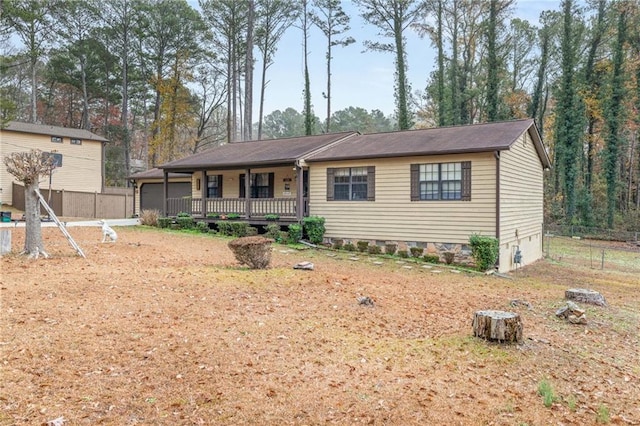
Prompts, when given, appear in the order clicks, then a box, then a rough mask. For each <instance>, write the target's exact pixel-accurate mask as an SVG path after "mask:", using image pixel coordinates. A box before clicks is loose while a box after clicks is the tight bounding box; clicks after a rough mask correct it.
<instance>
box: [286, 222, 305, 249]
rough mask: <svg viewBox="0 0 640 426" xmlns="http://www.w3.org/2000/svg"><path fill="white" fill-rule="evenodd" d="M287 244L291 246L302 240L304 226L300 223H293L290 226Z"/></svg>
mask: <svg viewBox="0 0 640 426" xmlns="http://www.w3.org/2000/svg"><path fill="white" fill-rule="evenodd" d="M287 234H288V235H287V242H288V243H289V244H295V243H297V242H298V241H300V240H301V239H302V225H300V224H298V223H292V224H291V225H289V230H288V232H287Z"/></svg>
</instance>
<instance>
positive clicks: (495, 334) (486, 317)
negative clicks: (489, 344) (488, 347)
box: [473, 311, 522, 343]
mask: <svg viewBox="0 0 640 426" xmlns="http://www.w3.org/2000/svg"><path fill="white" fill-rule="evenodd" d="M473 335H474V336H476V337H481V338H483V339H488V340H496V341H498V342H507V343H509V342H517V343H520V342H522V320H521V319H520V314H517V313H514V312H503V311H478V312H476V313H475V315H474V317H473Z"/></svg>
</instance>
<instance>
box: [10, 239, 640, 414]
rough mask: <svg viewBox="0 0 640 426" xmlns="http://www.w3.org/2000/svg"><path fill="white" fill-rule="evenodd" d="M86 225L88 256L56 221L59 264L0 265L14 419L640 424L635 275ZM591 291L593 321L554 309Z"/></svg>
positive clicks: (55, 260)
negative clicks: (503, 327) (249, 244)
mask: <svg viewBox="0 0 640 426" xmlns="http://www.w3.org/2000/svg"><path fill="white" fill-rule="evenodd" d="M69 230H70V233H71V234H72V236H73V237H74V238H75V239H76V241H77V242H78V244H79V245H80V246H81V247H82V249H83V250H84V252H85V253H86V255H87V259H83V258H81V257H79V256H77V255H76V253H75V251H74V250H73V249H72V248H71V247H70V246H69V244H68V242H67V241H66V239H64V237H63V236H62V235H61V233H60V232H59V230H58V229H56V228H43V234H44V237H45V245H46V248H47V250H48V251H49V253H50V254H51V255H52V257H51V258H50V259H40V260H37V261H33V260H27V259H26V258H23V257H18V256H17V255H15V254H10V255H7V256H4V257H3V258H2V259H1V260H0V267H1V280H0V281H1V285H0V288H1V290H0V297H1V311H0V376H1V379H0V424H2V425H41V424H45V425H46V424H47V422H51V421H52V420H56V419H57V420H56V421H57V424H59V425H61V424H64V425H95V424H108V425H200V424H203V425H214V424H215V425H241V424H255V425H287V424H292V425H318V424H339V425H353V424H374V425H432V424H433V425H440V424H446V425H525V424H526V425H549V424H551V425H586V424H596V423H611V424H632V425H638V424H640V337H639V330H640V325H639V322H640V291H639V290H640V278H639V277H638V275H637V274H635V273H629V272H625V271H618V272H614V271H604V272H603V271H600V270H594V269H591V268H588V267H579V266H566V265H564V264H563V263H562V262H558V261H553V260H546V261H541V262H538V263H537V264H535V265H533V266H530V267H527V268H524V269H522V270H520V271H518V273H517V274H513V275H512V276H511V278H510V279H507V278H499V277H494V276H486V275H482V274H476V273H471V272H465V271H462V272H458V273H455V272H453V270H452V269H449V268H446V267H443V266H440V265H438V266H433V267H431V268H425V267H423V266H424V264H416V263H411V262H405V263H401V262H400V261H399V260H398V259H388V258H369V257H368V256H366V255H361V254H358V255H357V257H358V258H359V259H358V260H352V258H353V256H354V254H352V253H345V252H334V251H329V250H318V251H316V250H293V249H290V248H288V247H286V246H280V245H274V253H273V260H272V266H271V268H270V269H267V270H259V271H252V270H249V269H246V268H245V267H242V266H240V265H239V264H237V263H236V261H235V259H234V258H233V255H232V253H231V251H230V250H229V249H228V248H227V243H228V241H229V240H228V239H224V238H220V237H215V236H211V235H202V234H184V233H178V232H170V231H160V230H156V229H151V228H145V227H130V228H124V227H122V228H116V230H117V231H118V233H119V240H118V242H117V243H116V244H108V243H107V244H101V243H100V240H101V238H102V235H101V233H100V230H99V228H69ZM12 239H13V249H14V251H19V249H20V248H21V247H22V245H23V239H24V229H20V228H17V229H12ZM636 259H638V261H639V262H640V253H639V254H638V256H636ZM301 261H310V262H313V263H314V264H315V270H314V271H301V270H294V269H293V268H292V266H293V265H294V264H296V263H298V262H301ZM374 262H378V263H379V262H381V264H376V263H374ZM575 287H584V288H590V289H594V290H596V291H599V292H600V293H602V294H603V295H604V296H605V297H606V299H607V302H608V304H609V306H608V307H597V306H589V305H584V304H581V306H582V307H583V308H585V309H586V310H587V312H586V315H587V318H588V324H587V325H572V324H569V323H568V322H566V321H565V320H563V319H560V318H557V317H556V316H555V311H556V309H558V308H560V307H562V306H563V305H564V304H565V301H564V292H565V290H566V289H569V288H575ZM365 296H368V297H370V298H371V299H372V300H373V301H374V302H375V305H374V306H365V305H361V304H359V303H358V299H357V298H358V297H365ZM514 299H518V300H520V301H526V302H528V303H529V304H530V305H531V308H530V309H529V308H528V307H527V306H526V304H524V303H521V304H517V305H516V306H511V301H512V300H514ZM487 309H496V310H507V311H510V312H517V313H519V314H520V315H521V316H522V319H523V324H524V341H523V343H522V344H512V345H502V344H497V343H490V342H486V341H483V340H481V339H477V338H474V337H472V326H471V324H472V318H473V315H474V312H475V311H478V310H487ZM545 396H546V401H545V398H544V397H545ZM61 418H64V420H62V419H61ZM50 424H56V423H55V422H51V423H50Z"/></svg>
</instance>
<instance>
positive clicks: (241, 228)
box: [231, 222, 257, 237]
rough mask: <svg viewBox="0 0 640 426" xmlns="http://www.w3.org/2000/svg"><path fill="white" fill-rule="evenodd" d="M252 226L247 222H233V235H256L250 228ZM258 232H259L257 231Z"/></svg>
mask: <svg viewBox="0 0 640 426" xmlns="http://www.w3.org/2000/svg"><path fill="white" fill-rule="evenodd" d="M249 228H251V226H249V224H248V223H247V222H231V235H232V236H234V237H247V236H249V235H255V234H253V232H252V231H250V230H249ZM256 233H257V232H256Z"/></svg>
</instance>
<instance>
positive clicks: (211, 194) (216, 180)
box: [207, 175, 222, 198]
mask: <svg viewBox="0 0 640 426" xmlns="http://www.w3.org/2000/svg"><path fill="white" fill-rule="evenodd" d="M207 198H222V175H208V176H207Z"/></svg>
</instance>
